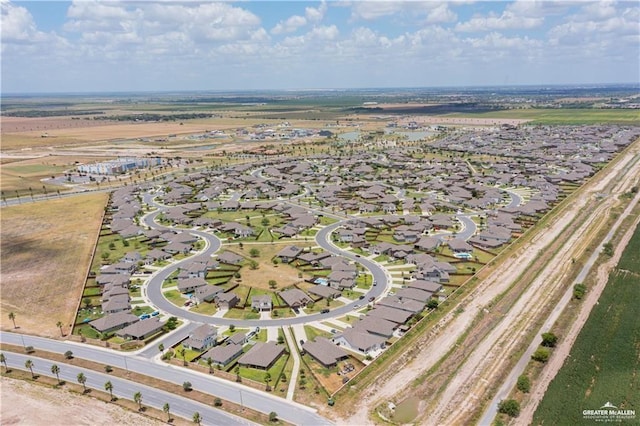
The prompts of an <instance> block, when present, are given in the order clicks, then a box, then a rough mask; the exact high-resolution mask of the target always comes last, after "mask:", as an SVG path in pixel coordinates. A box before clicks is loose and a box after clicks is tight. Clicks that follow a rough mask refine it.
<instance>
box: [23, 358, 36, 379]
mask: <svg viewBox="0 0 640 426" xmlns="http://www.w3.org/2000/svg"><path fill="white" fill-rule="evenodd" d="M24 366H25V367H26V368H28V369H29V371H31V378H32V379H35V378H36V376H35V374H33V361H31V360H30V359H28V360H26V361H25V362H24Z"/></svg>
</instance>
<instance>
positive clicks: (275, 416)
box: [269, 411, 278, 422]
mask: <svg viewBox="0 0 640 426" xmlns="http://www.w3.org/2000/svg"><path fill="white" fill-rule="evenodd" d="M269 421H270V422H275V421H278V413H276V412H275V411H272V412H270V413H269Z"/></svg>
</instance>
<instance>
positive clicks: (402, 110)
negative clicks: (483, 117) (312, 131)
mask: <svg viewBox="0 0 640 426" xmlns="http://www.w3.org/2000/svg"><path fill="white" fill-rule="evenodd" d="M503 109H505V108H503V107H502V106H499V105H491V104H480V103H462V104H459V103H455V104H442V105H411V104H407V106H394V107H392V108H384V107H379V106H377V107H370V108H365V107H355V108H348V109H347V110H348V111H349V112H354V113H359V114H380V113H381V112H384V113H385V114H451V113H482V112H490V111H501V110H503Z"/></svg>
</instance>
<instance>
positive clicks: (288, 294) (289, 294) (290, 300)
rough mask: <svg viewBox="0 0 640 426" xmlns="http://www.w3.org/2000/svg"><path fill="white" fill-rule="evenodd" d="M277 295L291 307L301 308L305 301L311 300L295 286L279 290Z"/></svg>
mask: <svg viewBox="0 0 640 426" xmlns="http://www.w3.org/2000/svg"><path fill="white" fill-rule="evenodd" d="M279 295H280V297H281V298H282V300H284V303H286V304H287V305H288V306H289V307H291V308H301V307H303V306H307V303H309V302H311V301H312V299H311V298H310V297H309V296H307V295H306V294H305V293H304V292H303V291H302V290H300V289H297V288H292V289H289V290H285V291H281V292H280V293H279Z"/></svg>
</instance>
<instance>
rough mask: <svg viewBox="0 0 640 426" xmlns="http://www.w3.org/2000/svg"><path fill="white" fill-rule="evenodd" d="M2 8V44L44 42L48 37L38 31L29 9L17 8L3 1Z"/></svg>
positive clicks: (0, 5)
mask: <svg viewBox="0 0 640 426" xmlns="http://www.w3.org/2000/svg"><path fill="white" fill-rule="evenodd" d="M0 7H1V8H2V21H0V22H1V23H2V25H1V30H2V43H3V44H4V43H6V42H8V43H11V42H36V41H43V40H44V39H45V38H46V35H45V34H44V33H43V32H40V31H38V29H37V27H36V24H35V22H34V21H33V16H31V14H30V13H29V11H28V10H27V9H25V8H24V7H20V6H15V5H13V4H11V3H9V2H8V1H5V0H3V1H2V3H1V4H0Z"/></svg>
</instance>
